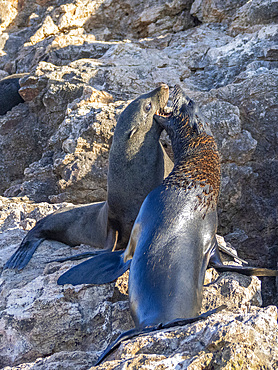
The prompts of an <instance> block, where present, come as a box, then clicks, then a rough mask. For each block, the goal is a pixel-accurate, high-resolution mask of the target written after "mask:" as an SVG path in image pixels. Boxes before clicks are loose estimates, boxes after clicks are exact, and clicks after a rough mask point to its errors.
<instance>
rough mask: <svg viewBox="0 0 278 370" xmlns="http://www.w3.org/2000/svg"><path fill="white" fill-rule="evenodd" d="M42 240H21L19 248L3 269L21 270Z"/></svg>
mask: <svg viewBox="0 0 278 370" xmlns="http://www.w3.org/2000/svg"><path fill="white" fill-rule="evenodd" d="M44 240H45V239H43V238H40V239H38V238H34V239H31V240H26V239H23V241H22V243H21V244H20V246H19V248H18V249H17V250H16V251H15V253H14V254H13V255H12V256H11V257H10V258H9V259H8V261H7V262H6V263H5V265H4V269H18V270H22V269H23V268H24V267H25V266H26V265H27V263H28V262H29V261H30V259H31V257H32V256H33V254H34V253H35V250H36V249H37V248H38V246H39V245H40V244H41V243H42V242H43V241H44Z"/></svg>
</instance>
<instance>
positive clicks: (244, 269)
mask: <svg viewBox="0 0 278 370" xmlns="http://www.w3.org/2000/svg"><path fill="white" fill-rule="evenodd" d="M210 267H213V268H215V270H216V271H218V272H237V273H239V274H242V275H247V276H278V270H271V269H267V268H263V267H262V268H260V267H249V266H234V265H224V264H213V263H211V262H210Z"/></svg>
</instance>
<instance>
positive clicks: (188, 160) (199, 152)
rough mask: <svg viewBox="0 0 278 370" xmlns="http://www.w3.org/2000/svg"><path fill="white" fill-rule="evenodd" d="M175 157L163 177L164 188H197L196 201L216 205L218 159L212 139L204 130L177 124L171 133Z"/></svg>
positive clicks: (218, 183)
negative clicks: (172, 164)
mask: <svg viewBox="0 0 278 370" xmlns="http://www.w3.org/2000/svg"><path fill="white" fill-rule="evenodd" d="M170 136H171V140H172V147H173V152H174V156H175V165H174V168H173V170H172V172H171V173H170V174H169V176H168V177H167V178H166V179H165V180H164V182H163V183H164V185H165V186H166V187H171V186H175V187H178V188H181V189H184V190H190V189H193V188H194V189H197V188H200V189H201V192H200V194H199V195H198V196H199V198H200V203H202V204H203V205H204V204H205V207H206V209H208V208H209V206H210V205H213V206H216V204H217V199H218V195H219V187H220V159H219V154H218V151H217V145H216V142H215V140H214V138H213V137H212V136H210V135H208V134H206V133H205V132H204V131H203V132H202V133H201V134H198V133H196V132H193V131H192V129H191V128H188V129H186V130H184V128H183V127H179V128H178V129H177V130H175V132H174V133H172V134H171V135H170Z"/></svg>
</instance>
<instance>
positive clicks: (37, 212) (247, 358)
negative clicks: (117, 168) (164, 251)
mask: <svg viewBox="0 0 278 370" xmlns="http://www.w3.org/2000/svg"><path fill="white" fill-rule="evenodd" d="M277 14H278V10H277V1H276V0H263V1H261V0H252V1H246V0H241V1H237V2H234V1H222V0H217V1H216V0H209V1H208V0H195V1H193V0H187V1H179V0H170V1H164V0H163V1H159V2H158V1H157V2H156V1H155V2H151V1H147V2H142V1H139V0H129V1H127V0H99V1H89V0H75V1H74V0H71V1H68V0H50V1H47V0H23V1H17V0H12V1H9V2H7V1H4V0H0V19H1V23H0V78H2V77H5V76H7V75H8V74H11V73H20V72H28V73H29V76H27V77H25V78H23V79H21V81H20V84H21V89H20V94H21V95H22V97H23V98H24V100H25V103H24V104H19V105H18V106H16V107H14V108H13V109H12V110H11V111H10V112H8V113H7V114H6V115H5V116H1V118H0V152H1V156H0V179H1V181H0V194H1V195H3V196H5V197H2V198H1V202H0V227H1V234H0V268H1V266H3V264H4V263H5V261H6V260H7V259H8V257H9V256H10V255H11V254H12V253H13V251H14V250H15V249H16V248H17V246H18V245H19V243H20V241H21V239H22V238H23V236H24V235H25V233H26V231H27V230H28V229H30V228H31V227H32V226H33V225H34V224H35V222H36V221H37V220H38V219H40V218H41V217H43V216H45V215H46V214H48V213H50V212H52V211H53V210H55V209H57V208H58V207H61V206H63V205H65V203H63V202H72V203H75V204H78V203H88V202H93V201H98V200H103V199H105V197H106V179H107V167H108V155H109V148H110V145H111V141H112V136H113V130H114V127H115V124H116V120H117V117H118V116H119V114H120V112H121V111H122V110H123V109H124V107H125V106H126V105H127V104H128V102H129V101H130V100H131V99H133V98H135V97H136V96H138V95H139V94H141V93H144V92H146V91H148V90H150V89H152V88H154V87H155V86H156V85H157V83H159V82H165V83H167V84H168V85H169V86H170V87H173V86H174V84H176V83H179V84H180V85H181V86H182V87H183V89H185V90H186V91H187V92H188V95H189V96H190V97H191V98H193V99H194V100H196V101H197V102H198V103H199V104H200V105H201V108H202V111H203V113H204V114H205V115H206V116H207V117H208V118H209V119H210V120H211V121H212V130H213V133H214V135H215V137H216V140H217V143H218V146H219V150H220V153H221V157H222V183H221V196H220V200H219V230H218V231H219V233H220V234H221V235H225V240H226V241H227V242H231V243H232V244H233V245H234V246H235V247H236V248H237V250H238V252H239V255H240V256H241V257H243V258H245V259H247V260H248V261H249V262H250V263H252V264H254V265H258V266H266V267H272V268H275V267H276V266H277V262H278V260H277V258H278V257H277V256H278V245H277V215H276V213H277V207H278V204H277V199H278V193H277V189H278V183H277V181H278V180H277V179H278V162H277V131H278V130H277V116H278V114H277V106H278V103H277V96H278V94H277V86H278V69H277V67H278V63H277V56H278V54H277V39H278V27H277ZM163 143H164V145H165V146H166V148H167V149H169V151H170V148H169V141H168V140H167V138H165V137H164V141H163ZM10 197H11V198H10ZM12 197H16V198H12ZM33 202H36V203H33ZM40 202H44V203H40ZM83 250H88V247H87V246H80V247H77V248H69V247H67V246H65V245H63V244H61V243H54V242H44V243H43V244H42V245H41V247H40V248H39V250H38V251H37V252H36V254H35V256H34V258H33V259H32V260H31V262H30V264H29V265H28V268H27V269H26V270H23V271H22V272H21V273H19V274H17V273H15V272H13V271H4V272H2V275H1V283H0V284H1V285H0V290H1V293H0V294H1V295H0V301H1V305H0V306H1V311H0V332H1V336H0V338H1V339H0V348H1V350H0V364H1V366H2V367H4V366H13V368H14V369H15V368H18V369H31V368H32V369H37V368H38V369H48V368H49V369H56V368H57V369H58V368H59V369H61V368H65V369H71V368H75V369H88V368H90V366H91V365H92V363H93V361H94V360H95V358H96V357H97V354H98V353H99V351H101V350H102V349H103V348H104V347H105V345H106V344H107V343H108V342H109V341H110V339H112V338H115V336H116V335H117V334H118V333H119V332H121V331H123V330H126V329H128V328H130V327H132V325H133V324H132V321H131V318H130V316H129V313H128V302H127V295H126V289H127V280H126V279H127V276H125V277H124V278H123V279H122V280H120V281H118V283H117V284H118V285H116V286H115V285H114V284H109V285H105V286H100V287H96V286H79V287H75V288H72V287H70V286H69V287H68V286H67V287H64V288H61V287H58V286H57V285H56V280H57V277H58V276H59V275H60V274H61V273H62V271H65V270H66V269H67V268H68V267H69V266H71V265H72V264H73V263H69V262H68V263H64V264H61V265H60V264H57V263H50V264H47V263H46V262H47V261H49V256H50V255H51V258H55V257H61V256H62V255H70V254H76V253H77V252H78V251H83ZM216 278H217V275H215V273H214V272H212V271H210V272H209V273H208V274H207V283H209V282H210V281H212V280H213V279H216ZM262 287H263V289H262V293H263V302H264V305H267V304H270V303H271V304H278V301H277V290H276V289H277V288H276V287H275V279H273V278H271V279H270V278H269V279H266V278H264V279H263V280H262ZM223 302H225V303H226V304H227V305H228V309H227V310H226V311H224V312H223V313H219V314H217V315H214V316H213V317H211V318H209V319H208V320H207V321H206V322H204V323H202V322H200V323H196V324H194V325H191V326H186V327H184V328H179V329H171V330H166V331H163V332H159V333H157V334H154V335H148V336H143V337H140V338H135V339H133V340H132V341H128V342H127V343H126V344H124V345H122V346H121V347H120V348H119V350H118V351H117V352H116V353H115V354H114V355H113V356H114V357H113V358H112V357H111V362H109V363H108V362H107V363H106V364H105V366H106V367H105V368H107V369H109V368H111V369H112V368H113V369H114V368H117V369H121V368H130V367H141V368H143V367H147V366H149V367H151V368H159V369H161V368H177V367H180V368H189V369H199V368H201V367H203V368H207V369H213V368H214V369H220V368H221V369H222V368H224V369H231V368H236V369H237V368H242V366H243V365H242V364H244V366H246V368H265V369H274V368H277V365H278V364H277V358H278V355H277V348H276V347H277V345H276V346H275V343H276V342H277V312H276V310H275V307H273V306H271V307H267V308H257V307H254V305H256V306H259V305H261V296H260V281H259V280H258V279H256V278H252V279H251V278H246V277H242V276H240V275H235V274H222V275H220V277H219V278H218V279H217V280H216V281H214V282H213V283H212V284H211V285H209V286H208V287H206V288H205V290H204V302H203V309H204V310H206V309H209V308H212V307H215V306H217V305H220V304H222V303H223ZM275 341H276V342H275ZM188 348H190V351H189V349H188ZM189 352H190V353H189ZM112 360H113V361H112ZM20 364H21V365H20ZM16 365H18V366H16Z"/></svg>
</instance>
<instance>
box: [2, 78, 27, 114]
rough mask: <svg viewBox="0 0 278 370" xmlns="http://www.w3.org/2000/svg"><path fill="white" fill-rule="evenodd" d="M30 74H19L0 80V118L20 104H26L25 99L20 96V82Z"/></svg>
mask: <svg viewBox="0 0 278 370" xmlns="http://www.w3.org/2000/svg"><path fill="white" fill-rule="evenodd" d="M27 74H28V73H18V74H14V75H10V76H7V77H5V78H3V79H2V80H0V116H3V115H4V114H6V113H7V112H8V111H9V110H11V109H12V108H13V107H15V106H16V105H18V104H19V103H24V100H23V98H22V97H21V96H20V95H19V93H18V90H19V89H20V85H19V80H20V79H21V78H22V77H24V76H26V75H27Z"/></svg>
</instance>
